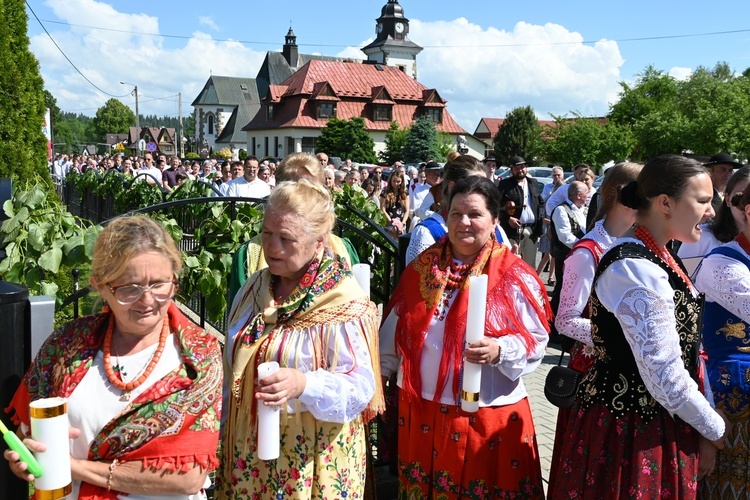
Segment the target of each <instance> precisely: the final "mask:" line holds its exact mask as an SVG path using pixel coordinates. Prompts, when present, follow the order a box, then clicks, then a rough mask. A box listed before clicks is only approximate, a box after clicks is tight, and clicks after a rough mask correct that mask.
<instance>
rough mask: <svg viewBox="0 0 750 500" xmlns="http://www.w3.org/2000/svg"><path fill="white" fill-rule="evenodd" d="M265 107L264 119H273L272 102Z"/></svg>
mask: <svg viewBox="0 0 750 500" xmlns="http://www.w3.org/2000/svg"><path fill="white" fill-rule="evenodd" d="M267 109H268V111H267V113H266V119H267V120H269V121H271V120H273V104H269V105H268V108H267Z"/></svg>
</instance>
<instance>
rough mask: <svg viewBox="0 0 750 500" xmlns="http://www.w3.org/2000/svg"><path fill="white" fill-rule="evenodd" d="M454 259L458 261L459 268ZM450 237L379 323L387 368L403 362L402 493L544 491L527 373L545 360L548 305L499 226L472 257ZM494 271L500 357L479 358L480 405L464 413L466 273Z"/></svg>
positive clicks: (413, 271) (490, 298) (412, 275)
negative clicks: (457, 251)
mask: <svg viewBox="0 0 750 500" xmlns="http://www.w3.org/2000/svg"><path fill="white" fill-rule="evenodd" d="M457 266H458V267H457ZM460 268H461V266H460V265H459V263H457V261H455V260H454V258H453V256H452V251H451V245H450V242H449V241H448V238H447V236H446V237H443V238H441V239H440V240H439V241H438V242H437V243H436V244H435V245H433V246H432V247H430V248H429V249H427V250H426V251H424V252H423V253H422V254H420V255H419V256H418V257H417V258H416V259H415V260H414V261H412V263H411V264H410V265H409V267H408V268H407V269H406V270H405V271H404V273H403V274H402V276H401V280H400V282H399V285H398V287H397V289H396V291H395V293H394V296H393V298H392V299H391V302H390V303H389V305H388V307H387V309H386V311H385V312H384V316H385V318H386V319H385V321H384V322H383V326H382V327H381V342H380V349H381V360H382V364H381V367H382V372H383V375H390V374H391V373H393V372H396V371H397V370H398V377H397V380H398V385H399V387H400V390H399V394H400V401H399V417H398V447H399V449H398V455H399V460H398V465H399V498H408V499H423V498H437V499H458V498H487V499H489V498H543V490H542V480H541V468H540V465H539V453H538V450H537V442H536V434H535V431H534V423H533V420H532V417H531V410H530V407H529V402H528V397H527V393H526V389H525V388H524V384H523V381H522V379H521V377H522V376H523V375H525V374H527V373H529V372H531V371H532V370H534V369H535V368H536V367H537V366H538V365H539V364H540V362H541V360H542V357H543V355H544V350H545V347H546V345H547V340H548V318H549V314H550V310H549V304H548V302H547V297H546V293H544V290H545V289H544V286H543V285H542V283H541V282H540V281H539V277H538V276H537V274H536V272H534V270H533V269H532V268H531V267H529V266H528V265H527V264H526V263H525V262H524V261H523V260H521V259H520V258H519V257H517V256H516V255H514V254H513V253H512V252H511V251H510V250H509V249H508V248H507V247H506V246H504V245H502V244H499V243H498V242H497V240H496V239H495V238H494V235H493V236H492V237H491V238H490V239H489V240H488V242H487V243H486V244H485V245H484V247H483V248H482V249H481V251H480V253H479V256H478V257H477V258H476V260H475V262H473V263H468V265H465V268H466V270H465V271H464V272H463V276H461V277H460V279H459V280H458V281H457V280H456V279H455V276H456V272H458V273H459V275H460V274H461V271H457V269H460ZM480 274H487V275H488V277H489V286H488V295H487V315H486V327H485V336H486V337H491V338H493V339H495V341H496V342H497V343H498V344H499V345H500V347H501V351H500V359H499V361H498V362H497V363H496V364H493V365H482V384H481V388H480V396H479V398H480V400H479V406H480V409H479V411H478V412H477V413H465V412H463V411H462V410H461V409H460V406H459V401H458V394H459V393H460V391H459V389H460V385H459V384H460V380H461V373H462V369H463V360H462V354H463V350H464V339H465V333H466V316H467V305H468V280H467V278H468V276H478V275H480Z"/></svg>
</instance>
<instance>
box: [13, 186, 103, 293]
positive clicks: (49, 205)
mask: <svg viewBox="0 0 750 500" xmlns="http://www.w3.org/2000/svg"><path fill="white" fill-rule="evenodd" d="M16 186H19V185H18V184H16V185H14V190H13V193H12V198H11V199H10V200H8V201H6V202H5V203H4V204H3V212H5V215H6V216H7V217H8V219H7V220H6V221H5V222H3V224H2V226H0V237H1V238H2V241H3V245H4V246H5V253H6V257H5V259H3V260H2V262H0V277H2V279H4V280H5V281H8V282H12V283H23V284H25V285H26V286H27V287H28V288H29V293H30V294H31V295H49V296H50V297H53V298H54V299H55V300H56V302H57V303H58V305H59V304H61V303H62V301H63V299H64V297H66V296H68V295H70V293H71V291H72V290H71V289H70V288H69V283H70V275H69V274H68V273H69V271H70V269H72V268H74V267H80V266H85V265H87V264H88V263H89V262H90V261H91V256H92V252H93V249H94V242H95V241H96V237H97V235H98V234H99V231H101V227H100V226H97V225H94V224H92V223H90V222H89V221H86V220H83V219H80V218H77V217H74V216H73V215H71V214H70V212H68V211H67V210H65V208H64V207H63V206H62V205H61V204H60V203H59V202H58V201H57V200H56V199H55V198H52V197H49V196H47V193H46V192H45V191H44V190H43V189H42V188H41V187H39V185H38V184H37V182H36V181H30V182H29V183H28V184H27V186H25V187H23V188H21V187H16ZM62 283H65V285H64V286H61V284H62Z"/></svg>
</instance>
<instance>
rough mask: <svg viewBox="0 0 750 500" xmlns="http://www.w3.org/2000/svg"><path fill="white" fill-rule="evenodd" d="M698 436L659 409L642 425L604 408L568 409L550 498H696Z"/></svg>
mask: <svg viewBox="0 0 750 500" xmlns="http://www.w3.org/2000/svg"><path fill="white" fill-rule="evenodd" d="M698 436H699V435H698V432H697V431H696V430H695V429H693V428H692V427H691V426H689V425H688V424H686V423H685V422H683V421H682V420H680V419H673V418H672V417H671V416H670V415H669V413H667V411H666V410H665V409H663V408H661V409H660V411H659V413H658V415H657V416H656V417H654V418H653V419H652V420H650V421H648V422H646V421H644V420H643V418H642V417H641V416H640V415H638V414H636V413H635V412H632V413H628V414H626V415H624V416H622V417H620V418H615V416H614V415H612V413H611V412H610V411H609V409H607V408H606V407H605V406H603V405H594V406H592V407H590V408H587V409H585V410H584V409H581V408H579V407H578V405H576V406H574V407H573V408H572V410H571V415H570V419H569V421H568V425H567V427H566V431H565V436H564V439H563V441H562V444H561V446H560V454H559V460H558V463H557V465H556V468H555V470H556V477H554V478H550V485H549V491H548V495H549V496H548V498H550V499H569V498H576V499H587V498H590V499H592V500H593V499H596V500H599V499H602V498H618V499H619V498H644V499H651V498H670V499H678V498H684V499H693V498H695V497H696V494H697V486H698V483H697V475H698Z"/></svg>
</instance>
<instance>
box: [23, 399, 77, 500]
mask: <svg viewBox="0 0 750 500" xmlns="http://www.w3.org/2000/svg"><path fill="white" fill-rule="evenodd" d="M29 414H30V417H31V438H32V439H33V440H35V441H39V442H40V443H44V445H45V446H46V447H47V451H44V452H36V453H34V456H35V457H36V460H37V462H39V465H41V467H42V470H43V471H44V474H42V477H40V478H38V479H36V480H35V481H34V488H35V489H36V490H37V494H38V495H42V496H41V497H40V498H47V499H51V500H54V499H58V498H63V497H65V496H67V495H69V494H70V493H71V492H72V488H73V483H72V480H71V474H70V437H69V436H68V428H69V427H70V424H69V423H68V403H67V400H66V399H65V398H47V399H38V400H36V401H33V402H32V403H31V404H30V405H29Z"/></svg>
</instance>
